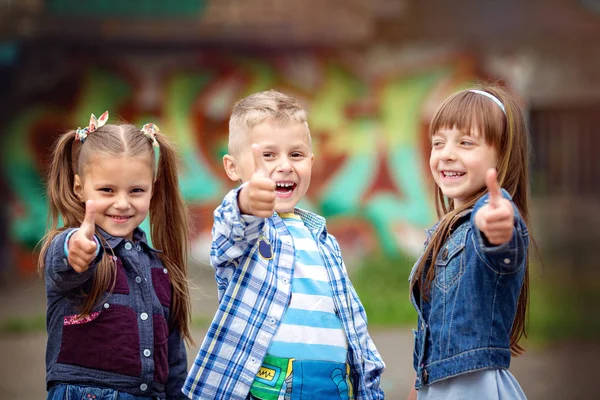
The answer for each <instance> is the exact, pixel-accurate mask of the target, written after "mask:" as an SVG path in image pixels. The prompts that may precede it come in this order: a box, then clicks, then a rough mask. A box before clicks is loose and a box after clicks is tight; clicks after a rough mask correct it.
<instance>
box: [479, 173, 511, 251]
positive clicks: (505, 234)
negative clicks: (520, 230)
mask: <svg viewBox="0 0 600 400" xmlns="http://www.w3.org/2000/svg"><path fill="white" fill-rule="evenodd" d="M485 184H486V186H487V188H488V192H489V194H490V197H489V201H488V203H487V204H486V205H484V206H483V207H481V208H480V209H479V211H477V214H476V215H475V225H476V226H477V228H478V229H479V230H480V231H481V232H483V234H484V235H485V237H486V238H487V240H488V242H490V243H491V244H493V245H495V246H499V245H501V244H504V243H506V242H508V241H509V240H510V239H511V238H512V235H513V226H514V223H515V215H514V209H513V206H512V204H511V202H510V201H508V200H507V199H505V198H504V197H502V192H501V191H500V184H499V183H498V176H497V173H496V170H495V169H493V168H490V169H489V170H488V171H487V174H486V176H485Z"/></svg>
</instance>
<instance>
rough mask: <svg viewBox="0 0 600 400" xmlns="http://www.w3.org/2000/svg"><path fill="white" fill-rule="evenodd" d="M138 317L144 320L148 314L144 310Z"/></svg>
mask: <svg viewBox="0 0 600 400" xmlns="http://www.w3.org/2000/svg"><path fill="white" fill-rule="evenodd" d="M140 319H141V320H142V321H145V320H147V319H148V314H146V313H145V312H143V313H142V314H141V315H140Z"/></svg>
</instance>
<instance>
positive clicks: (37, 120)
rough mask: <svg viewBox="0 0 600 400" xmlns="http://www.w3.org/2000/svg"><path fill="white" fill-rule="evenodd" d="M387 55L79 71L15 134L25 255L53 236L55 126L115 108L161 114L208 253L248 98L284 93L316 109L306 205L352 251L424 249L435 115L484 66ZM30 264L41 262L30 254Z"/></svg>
mask: <svg viewBox="0 0 600 400" xmlns="http://www.w3.org/2000/svg"><path fill="white" fill-rule="evenodd" d="M159 59H161V60H164V59H169V62H160V61H158V60H159ZM385 61H386V60H383V61H382V60H381V58H380V56H378V58H377V59H369V57H366V56H356V55H355V56H354V58H348V57H344V56H343V55H336V56H331V55H320V54H316V53H304V54H300V55H298V54H294V55H289V56H288V55H283V56H281V55H279V56H277V57H272V56H248V57H242V56H229V55H227V54H211V55H204V56H203V57H201V58H195V59H193V60H190V59H189V57H187V58H186V57H182V58H181V59H178V58H177V56H173V57H156V55H154V56H152V57H148V56H146V55H143V54H140V55H137V56H136V55H134V56H131V55H129V56H128V57H114V59H112V60H111V59H109V60H106V59H104V60H103V62H102V63H100V64H97V65H95V64H92V63H90V64H75V65H74V66H71V67H70V68H71V73H69V74H68V75H69V76H68V79H66V80H65V81H64V82H59V83H58V84H57V85H56V87H55V88H53V89H52V90H51V91H50V93H49V94H48V93H46V94H45V95H44V96H40V97H38V99H39V100H37V101H35V102H31V103H30V104H29V105H28V106H27V107H25V108H23V109H21V111H20V112H19V113H18V114H17V115H14V116H13V117H12V118H11V119H10V121H9V122H8V124H6V125H5V126H6V131H5V132H4V133H3V135H2V143H1V146H0V151H2V162H3V163H4V166H3V167H4V168H3V169H4V171H6V173H7V176H6V180H7V182H8V186H9V191H10V198H11V201H10V207H11V212H10V213H9V215H10V218H11V220H10V221H9V223H10V227H9V228H10V236H11V238H12V240H13V241H14V243H15V244H16V246H15V247H16V252H17V255H27V254H30V252H31V250H32V249H33V248H34V246H35V245H36V243H37V242H38V241H39V240H40V239H41V237H42V236H43V234H44V229H45V222H46V211H47V206H46V199H45V196H44V187H43V175H44V171H45V168H46V163H47V154H48V151H49V148H50V147H51V145H52V143H53V141H54V139H55V138H56V135H58V134H59V133H60V132H62V131H65V130H67V129H74V128H76V127H77V126H81V125H82V124H85V123H86V121H87V120H88V119H89V114H90V113H91V112H94V113H95V114H96V115H99V114H100V113H102V112H103V111H104V110H109V111H110V113H111V120H113V122H114V121H115V120H116V118H117V116H118V117H120V118H121V119H123V120H126V121H130V122H133V123H138V124H141V123H144V122H147V121H153V122H155V123H157V124H158V125H159V126H160V128H161V131H162V132H163V133H165V134H167V135H169V136H170V137H171V138H172V139H173V140H174V141H175V142H176V143H177V144H178V147H179V148H180V150H181V154H182V157H183V168H182V175H181V189H182V191H183V194H184V196H185V199H186V200H187V201H188V203H189V204H190V206H191V209H192V212H193V215H194V226H195V230H194V238H195V239H194V245H193V247H194V254H195V255H196V258H198V259H200V261H204V260H203V259H204V258H205V257H206V254H207V252H208V247H209V240H210V226H211V223H212V210H213V209H214V207H216V205H217V204H218V203H219V202H220V201H221V199H222V197H223V194H224V193H225V192H226V191H227V190H228V189H229V188H230V187H232V185H233V184H232V183H231V182H229V181H228V180H227V177H226V175H225V174H224V172H223V170H222V164H221V158H222V156H223V154H225V152H226V149H227V123H228V113H229V111H230V109H231V106H232V105H233V103H234V102H235V101H236V100H237V99H239V98H241V97H244V96H246V95H247V94H249V93H252V92H255V91H260V90H266V89H270V88H275V89H278V90H281V91H284V92H286V93H288V94H290V95H292V96H295V97H296V98H298V99H299V100H301V101H302V102H303V103H304V104H305V105H306V106H307V108H308V110H309V123H310V128H311V131H312V135H313V143H314V147H315V148H314V152H315V156H316V157H315V160H316V161H315V165H314V169H313V181H312V186H311V188H310V190H309V192H308V195H307V198H306V199H305V201H304V202H303V204H301V206H303V207H304V208H308V209H311V210H314V211H316V212H319V213H321V214H322V215H324V216H325V217H327V219H328V225H329V229H330V231H332V232H333V234H335V235H336V236H337V237H338V238H339V240H340V242H341V244H342V247H343V248H344V252H345V254H346V257H347V258H348V259H360V258H361V257H362V256H364V255H366V254H369V253H371V252H373V251H384V252H386V253H387V254H390V255H397V254H406V255H409V256H413V255H414V254H415V253H416V252H418V250H420V247H421V245H422V243H423V229H424V228H425V227H427V226H428V225H430V224H431V223H432V221H433V220H434V217H435V215H434V210H433V207H432V201H431V199H430V198H431V196H430V184H429V181H428V173H427V169H426V168H427V151H428V145H427V142H426V140H425V136H426V135H425V132H426V131H427V122H428V120H429V118H430V115H431V114H432V112H433V110H434V109H435V107H436V106H437V105H438V104H439V103H440V102H441V100H442V99H443V98H444V97H446V96H447V95H448V94H449V93H451V92H453V91H455V90H458V89H460V88H461V87H463V86H465V85H467V84H469V83H470V82H472V81H473V80H475V79H476V78H477V77H478V76H480V74H478V73H477V72H476V71H478V68H477V62H476V61H474V60H473V59H472V58H470V57H465V56H456V57H442V58H438V59H437V60H435V61H427V62H423V63H421V64H419V65H414V63H413V65H412V66H409V67H407V66H402V65H400V64H397V63H396V64H395V63H393V62H387V63H386V62H385ZM387 61H390V60H387ZM373 65H379V66H380V67H379V68H378V69H374V68H372V66H373ZM369 66H370V67H371V68H367V67H369ZM20 79H27V77H26V76H22V77H20ZM29 258H31V257H29ZM18 263H19V264H20V265H21V268H24V269H27V268H31V267H32V264H31V261H28V258H27V257H19V259H18Z"/></svg>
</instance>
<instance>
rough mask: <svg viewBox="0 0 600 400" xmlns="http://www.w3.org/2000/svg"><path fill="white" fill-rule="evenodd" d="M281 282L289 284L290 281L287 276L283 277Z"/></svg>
mask: <svg viewBox="0 0 600 400" xmlns="http://www.w3.org/2000/svg"><path fill="white" fill-rule="evenodd" d="M281 282H283V284H284V285H287V284H288V282H289V281H288V280H287V278H283V279H282V280H281Z"/></svg>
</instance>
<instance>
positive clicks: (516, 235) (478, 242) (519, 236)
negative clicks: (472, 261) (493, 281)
mask: <svg viewBox="0 0 600 400" xmlns="http://www.w3.org/2000/svg"><path fill="white" fill-rule="evenodd" d="M502 196H503V197H504V198H506V199H508V200H510V202H511V204H512V205H513V209H514V216H515V223H514V227H513V235H512V238H511V239H510V240H509V241H508V242H506V243H503V244H501V245H499V246H495V245H492V244H491V243H489V242H488V241H487V239H486V237H485V235H484V234H483V233H482V232H481V231H480V230H479V229H478V228H477V225H476V224H475V215H476V214H477V212H478V211H479V210H480V209H481V207H483V206H484V205H485V204H487V202H488V201H489V194H485V195H483V196H482V197H481V198H480V199H479V200H478V201H477V203H475V206H474V207H473V212H472V213H471V226H472V228H473V240H474V241H475V243H474V245H475V246H474V247H475V251H476V252H477V256H478V257H479V258H480V259H481V261H483V263H484V264H485V265H486V266H487V267H488V268H491V269H492V270H494V271H496V272H498V273H510V272H516V271H517V270H519V269H520V267H521V266H522V265H523V261H525V259H526V258H527V251H528V248H529V232H528V230H527V225H525V221H523V218H521V214H520V213H519V210H518V209H517V207H516V206H515V204H514V203H513V202H512V198H511V197H510V195H509V194H508V192H507V191H506V190H504V189H502Z"/></svg>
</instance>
